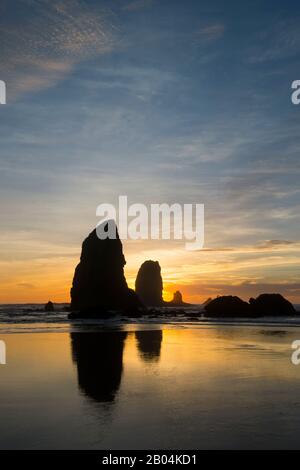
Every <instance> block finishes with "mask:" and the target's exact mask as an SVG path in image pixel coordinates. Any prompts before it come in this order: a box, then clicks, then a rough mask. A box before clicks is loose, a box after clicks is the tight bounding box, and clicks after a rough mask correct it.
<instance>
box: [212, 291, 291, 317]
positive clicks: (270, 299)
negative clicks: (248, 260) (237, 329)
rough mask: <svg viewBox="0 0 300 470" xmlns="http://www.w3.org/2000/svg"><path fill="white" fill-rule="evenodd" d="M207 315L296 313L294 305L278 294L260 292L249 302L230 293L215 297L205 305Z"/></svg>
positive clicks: (288, 314) (251, 315)
mask: <svg viewBox="0 0 300 470" xmlns="http://www.w3.org/2000/svg"><path fill="white" fill-rule="evenodd" d="M204 309H205V316H208V317H250V318H251V317H263V316H290V315H296V314H297V311H296V310H295V308H294V306H293V305H292V304H291V303H290V302H289V301H288V300H286V299H285V298H284V297H283V296H282V295H280V294H261V295H259V296H258V297H257V298H256V299H253V298H251V299H250V300H249V303H247V302H244V301H243V300H241V299H240V298H239V297H233V296H231V295H227V296H221V297H217V298H216V299H213V300H211V301H210V302H209V303H208V304H206V305H205V307H204Z"/></svg>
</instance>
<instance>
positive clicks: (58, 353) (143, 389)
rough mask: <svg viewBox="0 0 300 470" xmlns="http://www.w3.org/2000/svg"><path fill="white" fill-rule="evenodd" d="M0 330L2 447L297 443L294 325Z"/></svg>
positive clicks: (298, 335) (299, 419) (299, 381)
mask: <svg viewBox="0 0 300 470" xmlns="http://www.w3.org/2000/svg"><path fill="white" fill-rule="evenodd" d="M1 326H2V330H1ZM1 326H0V339H2V340H4V341H5V342H6V348H7V364H6V365H0V416H1V420H0V447H1V448H5V449H8V448H13V449H16V448H17V449H24V448H26V449H28V448H30V449H32V448H33V449H46V448H47V449H48V448H50V449H61V448H63V449H65V448H67V449H76V448H78V449H116V448H118V449H138V448H142V449H150V448H152V449H168V448H169V449H170V448H173V449H191V448H193V449H221V448H222V449H223V448H234V449H239V448H275V449H278V448H299V447H300V438H299V435H300V434H299V431H300V365H299V366H294V365H293V364H292V363H291V352H292V349H291V343H292V341H293V340H295V339H300V329H299V328H297V327H292V326H280V327H279V326H264V325H251V326H244V325H235V326H232V325H228V326H226V325H217V324H214V325H188V324H178V325H176V324H172V325H166V324H153V325H137V324H126V325H124V326H119V325H118V326H117V325H115V326H112V325H106V327H105V328H104V327H101V326H100V325H98V326H97V327H95V326H93V327H92V328H86V326H82V325H76V326H72V325H71V326H70V325H69V327H68V330H66V325H65V326H64V327H63V329H61V330H60V329H59V328H56V329H55V326H53V328H52V329H51V330H49V331H48V330H47V329H44V330H42V329H41V328H40V326H41V325H40V326H39V328H37V329H32V330H31V331H30V330H29V328H27V329H26V330H25V332H24V331H23V333H22V334H20V333H17V332H16V331H17V325H15V327H14V329H12V330H10V331H9V332H5V331H7V330H5V328H6V326H7V325H1ZM56 326H57V325H56ZM19 331H20V330H19ZM21 331H22V330H21Z"/></svg>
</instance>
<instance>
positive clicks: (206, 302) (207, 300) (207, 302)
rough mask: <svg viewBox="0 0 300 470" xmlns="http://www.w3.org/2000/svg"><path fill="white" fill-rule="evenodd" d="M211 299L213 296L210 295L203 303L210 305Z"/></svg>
mask: <svg viewBox="0 0 300 470" xmlns="http://www.w3.org/2000/svg"><path fill="white" fill-rule="evenodd" d="M211 301H212V298H211V297H208V299H206V301H205V302H203V305H208V304H209V302H211Z"/></svg>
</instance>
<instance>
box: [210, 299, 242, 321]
mask: <svg viewBox="0 0 300 470" xmlns="http://www.w3.org/2000/svg"><path fill="white" fill-rule="evenodd" d="M204 309H205V312H206V316H210V317H226V316H228V317H235V316H238V317H243V316H250V305H249V304H248V303H247V302H244V301H243V300H242V299H240V298H239V297H236V296H232V295H224V296H220V297H217V298H216V299H213V300H211V301H210V302H209V303H208V304H206V305H205V307H204Z"/></svg>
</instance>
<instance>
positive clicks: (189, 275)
mask: <svg viewBox="0 0 300 470" xmlns="http://www.w3.org/2000/svg"><path fill="white" fill-rule="evenodd" d="M11 243H12V244H13V247H11V248H10V253H12V252H14V258H13V257H12V255H10V256H8V255H6V256H2V257H1V261H0V303H44V302H46V301H48V300H49V299H50V300H52V301H53V302H69V300H70V297H69V295H70V287H71V284H72V278H73V274H74V269H75V267H76V265H77V263H78V262H79V257H80V245H79V246H75V245H74V246H70V247H69V248H68V249H66V247H64V246H58V245H43V244H42V243H41V244H40V246H38V245H37V244H36V241H35V242H33V241H32V240H30V239H29V238H28V240H25V241H24V239H22V240H21V239H18V240H14V242H11ZM1 248H2V250H1V251H2V254H3V255H4V249H5V247H4V244H3V243H1ZM12 248H13V249H12ZM123 251H124V255H125V258H126V261H127V263H126V266H125V275H126V279H127V282H128V285H129V287H131V288H134V283H135V278H136V274H137V272H138V269H139V266H140V265H141V264H142V263H143V262H144V261H145V260H147V259H153V260H158V261H159V263H160V265H161V268H162V276H163V281H164V299H165V300H171V298H172V296H173V293H174V292H175V291H176V290H180V291H181V292H182V294H183V297H184V300H185V301H186V302H190V303H202V302H203V301H205V300H206V299H207V298H208V297H215V296H217V295H226V294H227V295H228V294H232V295H239V296H240V297H242V298H244V299H245V300H248V299H249V297H251V296H256V295H259V294H260V293H262V292H279V293H281V294H282V295H284V296H285V297H287V298H288V299H289V300H291V301H292V302H295V303H297V302H300V297H299V287H298V285H297V273H298V266H299V264H300V255H299V244H298V243H294V244H280V243H277V244H276V243H273V244H268V243H267V244H265V245H263V244H260V245H257V246H256V247H255V246H253V247H250V246H242V247H238V248H235V249H233V248H228V247H227V248H215V249H208V248H206V249H205V250H200V251H196V252H193V251H186V250H185V248H184V243H183V242H182V243H181V242H178V241H176V242H174V241H133V240H126V241H123ZM293 273H294V275H293Z"/></svg>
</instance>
